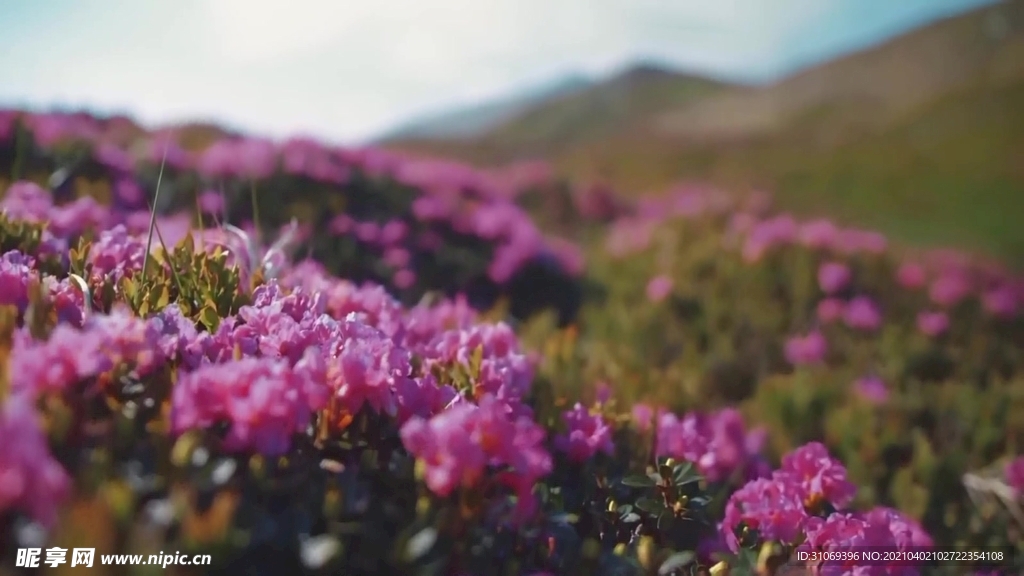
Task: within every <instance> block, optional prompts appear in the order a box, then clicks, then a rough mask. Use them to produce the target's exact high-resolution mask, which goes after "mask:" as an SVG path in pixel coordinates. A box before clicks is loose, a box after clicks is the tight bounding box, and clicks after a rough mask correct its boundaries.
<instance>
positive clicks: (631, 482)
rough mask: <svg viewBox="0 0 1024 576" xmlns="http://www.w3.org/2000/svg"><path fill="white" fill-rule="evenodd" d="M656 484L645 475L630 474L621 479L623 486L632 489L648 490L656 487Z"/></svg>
mask: <svg viewBox="0 0 1024 576" xmlns="http://www.w3.org/2000/svg"><path fill="white" fill-rule="evenodd" d="M657 484H658V483H657V482H656V481H655V480H652V479H651V478H650V477H649V476H648V475H646V474H631V475H629V476H626V477H625V478H623V479H622V485H623V486H630V487H633V488H650V487H652V486H657Z"/></svg>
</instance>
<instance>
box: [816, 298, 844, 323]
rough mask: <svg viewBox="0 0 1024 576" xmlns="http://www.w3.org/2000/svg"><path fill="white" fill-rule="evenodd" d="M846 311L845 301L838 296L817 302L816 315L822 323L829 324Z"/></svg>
mask: <svg viewBox="0 0 1024 576" xmlns="http://www.w3.org/2000/svg"><path fill="white" fill-rule="evenodd" d="M845 313H846V302H843V301H842V300H840V299H838V298H825V299H824V300H822V301H821V302H818V309H817V316H818V320H819V321H820V322H821V323H822V324H831V323H832V322H835V321H836V320H839V319H840V318H842V317H843V315H844V314H845Z"/></svg>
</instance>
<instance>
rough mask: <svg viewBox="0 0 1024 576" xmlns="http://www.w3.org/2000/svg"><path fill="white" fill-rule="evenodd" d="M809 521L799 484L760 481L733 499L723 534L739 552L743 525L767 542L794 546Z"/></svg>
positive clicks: (726, 515) (721, 530) (729, 545)
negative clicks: (793, 543) (740, 531)
mask: <svg viewBox="0 0 1024 576" xmlns="http://www.w3.org/2000/svg"><path fill="white" fill-rule="evenodd" d="M808 518H809V516H808V514H807V510H806V508H805V507H804V492H803V490H801V488H800V485H799V484H797V483H796V482H792V481H787V480H786V479H785V478H784V477H781V478H780V477H778V476H773V477H772V478H758V479H756V480H753V481H751V482H748V483H747V484H746V485H744V486H743V487H742V488H740V489H739V490H737V491H736V492H733V494H732V496H730V497H729V501H728V502H727V503H726V505H725V515H724V517H723V519H722V523H721V524H720V525H719V530H720V532H721V534H722V537H723V538H724V539H725V542H726V545H728V547H729V549H730V550H732V551H733V552H739V550H740V541H739V539H738V538H737V537H736V531H737V529H738V528H739V527H740V525H741V524H743V525H746V526H747V527H748V528H751V529H754V530H756V531H757V533H758V536H759V537H760V538H761V539H762V540H764V541H774V542H782V543H792V542H795V541H796V540H797V539H798V538H799V536H800V534H801V532H802V530H803V525H804V523H805V522H806V521H807V520H808Z"/></svg>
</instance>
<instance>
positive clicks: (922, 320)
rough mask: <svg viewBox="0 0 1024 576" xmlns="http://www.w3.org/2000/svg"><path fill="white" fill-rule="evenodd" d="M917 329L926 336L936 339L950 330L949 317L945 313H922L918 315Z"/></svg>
mask: <svg viewBox="0 0 1024 576" xmlns="http://www.w3.org/2000/svg"><path fill="white" fill-rule="evenodd" d="M917 329H918V330H919V331H920V332H921V333H922V334H924V335H925V336H930V337H932V338H935V337H936V336H940V335H942V334H943V333H945V332H946V330H948V329H949V316H947V315H946V313H945V312H928V311H922V312H919V313H918V314H917Z"/></svg>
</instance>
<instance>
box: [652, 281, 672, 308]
mask: <svg viewBox="0 0 1024 576" xmlns="http://www.w3.org/2000/svg"><path fill="white" fill-rule="evenodd" d="M671 293H672V279H671V278H669V277H668V276H666V275H664V274H662V275H660V276H655V277H654V278H651V281H650V282H648V283H647V299H648V300H650V301H651V302H661V301H662V300H664V299H665V298H667V297H668V295H669V294H671Z"/></svg>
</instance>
